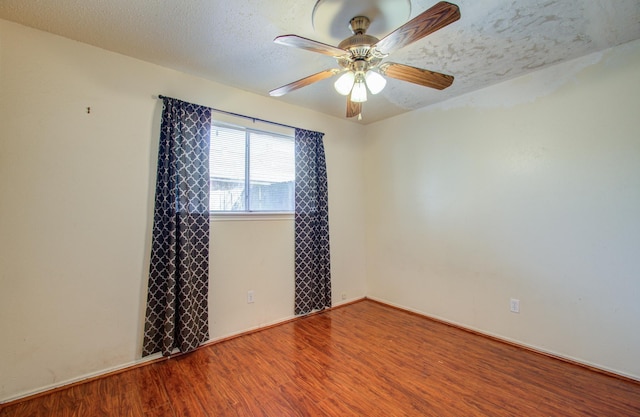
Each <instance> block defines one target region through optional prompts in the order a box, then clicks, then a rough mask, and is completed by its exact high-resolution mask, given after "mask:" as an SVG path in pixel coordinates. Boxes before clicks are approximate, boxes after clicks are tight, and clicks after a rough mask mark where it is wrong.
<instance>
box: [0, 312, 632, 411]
mask: <svg viewBox="0 0 640 417" xmlns="http://www.w3.org/2000/svg"><path fill="white" fill-rule="evenodd" d="M0 415H1V416H2V417H13V416H56V417H65V416H83V417H87V416H162V417H181V416H277V417H282V416H340V417H344V416H385V417H389V416H438V417H446V416H456V417H457V416H465V417H466V416H598V417H602V416H640V384H638V383H634V382H633V381H628V380H624V379H619V378H615V377H611V376H608V375H605V374H602V373H598V372H594V371H590V370H588V369H585V368H582V367H579V366H576V365H572V364H569V363H565V362H562V361H559V360H555V359H552V358H549V357H547V356H544V355H540V354H536V353H533V352H530V351H528V350H525V349H521V348H518V347H515V346H511V345H508V344H504V343H501V342H498V341H495V340H491V339H488V338H485V337H482V336H478V335H474V334H472V333H469V332H465V331H463V330H460V329H457V328H454V327H451V326H447V325H445V324H442V323H438V322H434V321H432V320H429V319H426V318H424V317H420V316H417V315H414V314H410V313H406V312H403V311H400V310H397V309H394V308H391V307H388V306H385V305H382V304H379V303H376V302H374V301H370V300H365V301H361V302H357V303H354V304H351V305H348V306H345V307H341V308H336V309H333V310H330V311H328V312H324V313H322V314H316V315H312V316H310V317H306V318H301V319H299V320H296V321H293V322H289V323H286V324H282V325H279V326H276V327H272V328H270V329H267V330H263V331H260V332H256V333H252V334H249V335H246V336H242V337H238V338H235V339H231V340H227V341H224V342H221V343H217V344H213V345H210V346H206V347H203V348H200V349H199V350H197V351H195V352H193V353H190V354H186V355H183V356H179V357H176V358H172V359H170V360H167V361H162V362H158V363H154V364H151V365H148V366H143V367H139V368H136V369H132V370H129V371H126V372H122V373H119V374H116V375H111V376H108V377H105V378H100V379H97V380H93V381H90V382H87V383H84V384H80V385H76V386H72V387H70V388H68V389H64V390H60V391H57V392H54V393H52V394H48V395H43V396H39V397H36V398H33V399H29V400H26V401H23V402H19V403H16V404H10V405H8V406H7V407H5V408H4V409H2V410H1V411H0Z"/></svg>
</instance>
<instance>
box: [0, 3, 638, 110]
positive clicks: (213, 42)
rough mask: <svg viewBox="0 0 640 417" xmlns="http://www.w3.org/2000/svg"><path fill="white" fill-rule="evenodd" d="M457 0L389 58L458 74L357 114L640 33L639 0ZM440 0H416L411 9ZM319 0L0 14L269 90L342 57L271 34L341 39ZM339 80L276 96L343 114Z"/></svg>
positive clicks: (18, 6)
mask: <svg viewBox="0 0 640 417" xmlns="http://www.w3.org/2000/svg"><path fill="white" fill-rule="evenodd" d="M344 1H345V3H348V2H349V0H344ZM398 1H400V2H401V3H402V1H401V0H398ZM405 1H406V0H405ZM453 2H454V3H455V4H457V5H458V6H459V7H460V12H461V15H462V17H461V19H460V20H459V21H457V22H454V23H453V24H451V25H449V26H447V27H445V28H443V29H441V30H440V31H437V32H435V33H433V34H431V35H429V36H427V37H426V38H424V39H422V40H419V41H417V42H415V43H414V44H412V45H410V46H407V47H405V48H403V49H401V50H399V51H396V52H394V53H393V54H392V55H391V56H390V58H389V59H391V60H393V61H395V62H400V63H403V64H408V65H412V66H416V67H421V68H426V69H430V70H433V71H438V72H444V73H447V74H451V75H454V76H455V81H454V83H453V85H452V86H451V87H450V88H448V89H446V90H443V91H437V90H432V89H429V88H426V87H420V86H416V85H413V84H409V83H406V82H402V81H398V80H393V79H390V80H389V81H388V84H387V87H386V88H385V89H384V90H383V92H382V93H380V94H379V95H377V96H370V97H369V100H368V101H367V102H366V103H364V106H363V117H364V118H363V120H362V121H361V122H359V123H371V122H374V121H377V120H382V119H385V118H387V117H391V116H394V115H397V114H400V113H403V112H406V111H410V110H413V109H417V108H421V107H424V106H427V105H430V104H433V103H436V102H440V101H443V100H445V99H448V98H451V97H454V96H458V95H461V94H464V93H466V92H469V91H473V90H477V89H480V88H483V87H486V86H488V85H491V84H495V83H498V82H500V81H504V80H506V79H509V78H513V77H516V76H518V75H522V74H525V73H527V72H530V71H534V70H536V69H539V68H542V67H545V66H548V65H552V64H555V63H559V62H562V61H566V60H570V59H573V58H577V57H579V56H583V55H586V54H589V53H592V52H597V51H600V50H603V49H606V48H608V47H611V46H615V45H619V44H622V43H625V42H629V41H631V40H635V39H638V38H640V0H543V1H539V0H510V1H508V0H483V1H477V0H459V1H455V0H453ZM435 3H436V1H435V0H413V1H412V2H411V12H410V18H412V17H414V16H416V15H418V14H420V13H421V12H423V11H425V10H426V9H428V8H429V7H431V6H432V5H433V4H435ZM314 5H315V0H305V1H300V0H279V1H264V0H234V1H228V0H188V1H181V2H178V1H175V0H135V1H132V0H109V1H101V0H56V1H51V0H0V18H3V19H6V20H10V21H15V22H18V23H21V24H24V25H26V26H31V27H34V28H37V29H41V30H44V31H48V32H51V33H55V34H58V35H61V36H64V37H67V38H70V39H74V40H77V41H80V42H84V43H87V44H90V45H95V46H98V47H100V48H104V49H107V50H110V51H114V52H118V53H121V54H124V55H128V56H132V57H135V58H138V59H141V60H144V61H148V62H152V63H155V64H158V65H162V66H164V67H168V68H173V69H176V70H179V71H183V72H186V73H190V74H194V75H197V76H200V77H203V78H207V79H210V80H213V81H217V82H220V83H223V84H226V85H230V86H233V87H237V88H240V89H242V90H246V91H250V92H253V93H257V94H261V95H264V96H267V95H268V92H269V90H272V89H274V88H276V87H280V86H281V85H284V84H287V83H289V82H292V81H295V80H297V79H300V78H302V77H305V76H307V75H311V74H313V73H316V72H319V71H322V70H325V69H329V68H335V67H336V63H335V60H334V59H333V58H331V57H329V56H326V55H321V54H317V53H313V52H309V51H304V50H299V49H295V48H290V47H286V46H281V45H276V44H274V43H273V39H274V38H275V37H276V36H279V35H284V34H297V35H300V36H303V37H307V38H311V39H315V40H318V41H321V42H324V43H329V44H332V45H337V44H338V43H339V41H340V40H341V39H342V38H346V37H348V36H349V35H350V34H351V33H350V32H349V30H348V22H345V23H344V34H343V35H342V36H341V37H335V36H331V35H329V34H328V31H325V32H326V33H322V31H321V30H319V28H317V29H318V30H314V27H313V25H312V12H313V8H314ZM333 32H335V31H333ZM333 32H332V35H333V34H334V33H333ZM372 34H374V35H376V36H378V37H380V38H381V37H383V36H384V35H385V34H384V33H382V34H376V33H372ZM332 83H333V79H327V80H323V81H320V82H318V83H315V84H313V85H311V86H308V87H304V88H302V89H299V90H296V91H294V92H292V93H289V94H287V95H285V96H282V97H279V98H277V99H276V100H281V101H283V102H287V103H291V104H295V105H299V106H303V107H307V108H310V109H313V110H317V111H320V112H323V113H326V114H330V115H334V116H336V117H341V118H342V117H344V114H345V98H344V97H343V96H340V95H338V94H337V93H336V92H335V91H334V90H333V86H332ZM352 120H354V121H355V119H352Z"/></svg>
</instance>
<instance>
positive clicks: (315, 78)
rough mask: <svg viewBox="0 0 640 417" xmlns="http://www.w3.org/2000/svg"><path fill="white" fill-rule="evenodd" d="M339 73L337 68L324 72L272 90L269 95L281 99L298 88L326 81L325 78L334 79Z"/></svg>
mask: <svg viewBox="0 0 640 417" xmlns="http://www.w3.org/2000/svg"><path fill="white" fill-rule="evenodd" d="M339 72H340V70H339V69H337V68H333V69H328V70H324V71H321V72H318V73H316V74H313V75H310V76H308V77H304V78H301V79H299V80H298V81H294V82H292V83H289V84H287V85H283V86H282V87H278V88H276V89H275V90H271V91H269V95H270V96H273V97H280V96H283V95H285V94H287V93H290V92H292V91H294V90H297V89H298V88H302V87H306V86H308V85H309V84H313V83H315V82H318V81H321V80H324V79H325V78H329V77H333V76H334V75H336V74H337V73H339Z"/></svg>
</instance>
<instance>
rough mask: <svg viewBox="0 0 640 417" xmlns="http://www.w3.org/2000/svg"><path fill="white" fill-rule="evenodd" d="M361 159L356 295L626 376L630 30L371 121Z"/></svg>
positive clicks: (637, 372) (633, 119)
mask: <svg viewBox="0 0 640 417" xmlns="http://www.w3.org/2000/svg"><path fill="white" fill-rule="evenodd" d="M365 159H366V161H365V165H366V177H367V192H366V202H367V203H366V205H367V214H368V216H367V283H368V295H369V296H371V297H373V298H378V299H381V300H385V301H387V302H390V303H393V304H397V305H400V306H403V307H406V308H410V309H413V310H416V311H419V312H422V313H426V314H428V315H431V316H435V317H438V318H442V319H444V320H446V321H450V322H455V323H458V324H461V325H463V326H466V327H469V328H473V329H477V330H480V331H482V332H485V333H489V334H492V335H497V336H499V337H501V338H505V339H509V340H515V341H517V342H519V343H523V344H526V345H530V346H534V347H536V348H538V349H541V350H544V351H548V352H553V353H556V354H559V355H562V356H565V357H569V358H573V359H577V360H579V361H581V362H585V363H589V364H593V365H595V366H597V367H601V368H605V369H609V370H613V371H615V372H618V373H621V374H625V375H629V376H632V377H635V378H638V379H640V332H638V330H637V329H640V302H639V300H640V41H636V42H633V43H630V44H626V45H623V46H620V47H617V48H614V49H610V50H608V51H605V52H604V53H602V54H595V55H591V56H587V57H584V58H581V59H579V60H576V61H572V62H569V63H566V64H562V65H558V66H555V67H552V68H548V69H545V70H542V71H538V72H536V73H534V74H531V75H528V76H525V77H521V78H518V79H514V80H511V81H507V82H504V83H502V84H499V85H496V86H492V87H489V88H487V89H484V90H482V91H478V92H475V93H473V94H469V95H467V96H465V97H461V98H459V99H456V100H452V101H450V102H447V103H444V104H443V105H440V106H434V107H432V108H428V109H423V110H421V111H415V112H412V113H409V114H406V115H403V116H399V117H396V118H394V119H391V120H387V121H383V122H380V123H377V124H374V125H370V126H368V127H367V149H366V157H365ZM512 297H513V298H517V299H520V302H521V313H520V314H514V313H511V312H510V311H509V300H510V298H512Z"/></svg>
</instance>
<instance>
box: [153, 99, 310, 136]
mask: <svg viewBox="0 0 640 417" xmlns="http://www.w3.org/2000/svg"><path fill="white" fill-rule="evenodd" d="M158 98H160V99H163V98H170V99H172V100H180V99H179V98H174V97H167V96H163V95H158ZM180 101H183V100H180ZM198 105H199V106H200V104H198ZM203 107H209V106H203ZM209 108H210V109H211V111H214V112H217V113H223V114H227V115H229V116H235V117H241V118H243V119H249V120H251V121H253V123H255V122H261V123H268V124H271V125H276V126H281V127H287V128H289V129H301V128H299V127H295V126H291V125H286V124H284V123H278V122H272V121H271V120H265V119H260V118H259V117H251V116H246V115H244V114H240V113H234V112H230V111H226V110H220V109H216V108H214V107H209ZM303 130H304V129H303Z"/></svg>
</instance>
